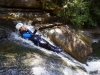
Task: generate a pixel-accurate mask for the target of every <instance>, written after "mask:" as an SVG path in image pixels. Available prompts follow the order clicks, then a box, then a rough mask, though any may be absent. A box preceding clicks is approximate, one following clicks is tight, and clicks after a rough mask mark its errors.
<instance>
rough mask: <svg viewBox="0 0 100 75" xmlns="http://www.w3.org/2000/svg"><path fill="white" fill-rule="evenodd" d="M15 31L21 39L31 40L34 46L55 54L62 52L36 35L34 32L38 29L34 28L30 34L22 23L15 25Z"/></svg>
mask: <svg viewBox="0 0 100 75" xmlns="http://www.w3.org/2000/svg"><path fill="white" fill-rule="evenodd" d="M16 29H17V30H18V31H19V32H20V35H21V37H22V38H24V39H29V40H31V41H32V42H33V43H34V44H35V45H36V46H40V47H43V48H45V49H48V50H51V51H54V52H57V53H60V52H62V51H63V50H62V49H61V48H60V47H58V46H53V45H51V44H50V43H49V42H47V41H46V40H45V39H43V38H42V37H41V35H37V34H36V32H37V31H38V30H39V28H35V31H34V32H33V33H32V32H31V31H30V30H29V29H28V28H27V27H26V26H25V25H24V24H23V23H18V24H17V25H16Z"/></svg>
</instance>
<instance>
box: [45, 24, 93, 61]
mask: <svg viewBox="0 0 100 75" xmlns="http://www.w3.org/2000/svg"><path fill="white" fill-rule="evenodd" d="M47 35H48V37H49V38H50V39H51V40H52V41H53V42H54V43H55V44H56V45H58V46H61V48H63V49H64V51H65V52H67V53H68V54H70V55H71V56H72V57H74V58H75V59H77V60H79V61H80V62H85V61H86V59H87V57H88V56H89V55H90V54H91V53H92V47H91V45H89V44H87V43H85V42H83V41H82V40H81V39H79V37H78V36H77V35H75V34H74V32H73V31H72V29H70V28H69V27H68V26H67V25H66V26H59V27H56V28H54V29H50V30H49V31H48V32H47Z"/></svg>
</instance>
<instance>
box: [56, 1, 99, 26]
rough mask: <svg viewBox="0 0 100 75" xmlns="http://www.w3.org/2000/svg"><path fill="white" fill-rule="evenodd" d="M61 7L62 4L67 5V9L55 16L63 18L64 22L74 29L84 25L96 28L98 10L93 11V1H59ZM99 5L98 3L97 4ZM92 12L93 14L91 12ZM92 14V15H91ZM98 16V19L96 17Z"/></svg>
mask: <svg viewBox="0 0 100 75" xmlns="http://www.w3.org/2000/svg"><path fill="white" fill-rule="evenodd" d="M61 1H64V2H62V4H63V6H64V5H65V4H64V3H67V6H68V7H67V8H65V9H64V10H62V11H60V12H59V13H58V14H57V15H58V16H61V17H64V19H65V20H66V22H71V23H72V24H73V25H75V26H76V27H79V28H80V27H82V26H84V25H89V26H90V25H91V26H97V25H98V23H99V21H97V20H98V19H100V10H98V8H97V9H95V10H96V11H97V12H95V11H93V10H94V9H93V7H91V5H93V1H91V0H90V1H85V0H71V1H67V2H66V0H61ZM99 3H100V2H99ZM95 7H96V6H95ZM92 11H93V12H92ZM91 12H92V13H91ZM93 14H94V15H93ZM96 16H99V17H96Z"/></svg>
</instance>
